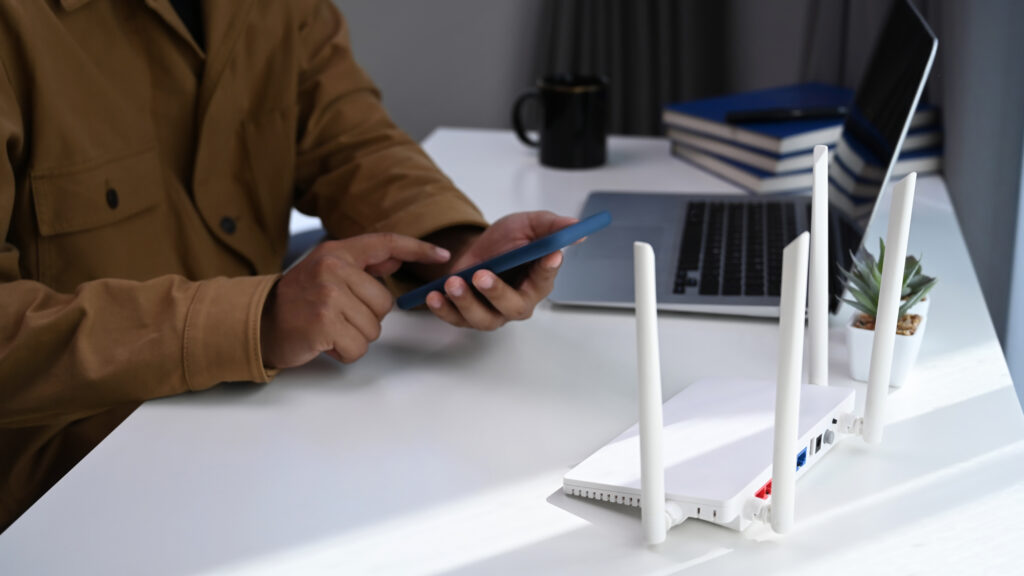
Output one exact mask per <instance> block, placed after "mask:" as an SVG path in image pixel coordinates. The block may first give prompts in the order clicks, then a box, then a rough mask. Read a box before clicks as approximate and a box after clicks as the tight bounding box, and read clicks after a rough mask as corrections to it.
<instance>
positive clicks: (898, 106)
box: [829, 0, 938, 311]
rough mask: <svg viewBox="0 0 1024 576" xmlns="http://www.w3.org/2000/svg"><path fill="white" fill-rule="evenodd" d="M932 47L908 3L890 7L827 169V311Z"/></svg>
mask: <svg viewBox="0 0 1024 576" xmlns="http://www.w3.org/2000/svg"><path fill="white" fill-rule="evenodd" d="M937 47H938V39H936V37H935V35H934V34H933V33H932V31H931V29H930V28H929V27H928V24H927V23H926V22H925V21H924V19H923V18H922V17H921V15H920V13H918V11H917V9H916V8H914V6H913V5H912V4H910V2H909V0H897V1H895V2H893V3H892V8H891V9H890V12H889V16H888V18H887V19H886V22H885V25H884V27H883V28H882V31H881V33H880V35H879V37H878V40H877V41H876V42H875V47H874V52H873V53H872V56H871V59H870V61H869V63H868V67H867V69H866V70H865V72H864V76H863V77H862V78H861V81H860V84H859V85H858V87H857V92H856V94H855V95H854V100H853V106H852V107H851V108H850V112H849V114H848V115H847V118H846V121H845V122H844V124H843V130H842V134H841V135H840V137H839V141H838V142H837V144H836V148H835V154H834V155H833V157H832V161H831V163H830V164H829V201H830V204H831V209H832V211H833V212H834V213H838V214H839V216H840V218H839V222H838V224H839V225H838V226H832V227H831V228H833V230H832V231H831V233H830V236H831V237H830V242H829V245H830V250H829V252H830V254H831V256H832V259H833V270H832V272H833V274H832V279H831V281H830V283H829V284H830V288H831V292H832V302H831V305H832V310H833V311H834V310H835V309H836V308H837V307H838V304H839V297H840V295H841V294H842V291H843V288H844V285H843V282H842V280H841V278H840V276H839V273H838V270H837V268H838V267H839V266H842V267H843V268H847V269H848V268H849V266H851V265H852V262H851V256H850V255H851V253H856V252H858V251H859V250H860V248H861V244H862V240H863V234H864V230H865V228H866V225H867V222H868V220H869V219H870V217H871V215H872V213H873V212H874V209H875V205H876V203H877V202H876V201H877V199H878V197H879V196H880V194H881V193H882V190H883V188H884V187H885V184H886V183H887V182H888V181H889V179H890V177H892V174H893V168H894V166H895V165H896V162H897V159H898V157H899V151H900V149H901V148H902V146H903V142H904V139H905V138H906V135H907V132H908V129H909V128H910V126H911V123H912V121H913V119H914V117H915V111H918V110H917V109H918V101H919V100H920V97H921V92H922V91H923V89H924V84H925V81H926V80H927V79H928V73H929V72H930V70H931V66H932V61H933V59H934V57H935V51H936V49H937ZM923 112H924V111H918V115H919V116H921V117H923V114H922V113H923ZM924 113H928V112H924ZM930 113H932V114H934V111H930ZM833 222H835V220H834V221H833ZM873 249H874V248H873Z"/></svg>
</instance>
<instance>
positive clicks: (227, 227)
mask: <svg viewBox="0 0 1024 576" xmlns="http://www.w3.org/2000/svg"><path fill="white" fill-rule="evenodd" d="M220 229H221V230H223V231H224V233H225V234H234V233H235V219H234V218H229V217H227V216H225V217H223V218H221V219H220Z"/></svg>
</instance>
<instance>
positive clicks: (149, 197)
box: [31, 147, 161, 236]
mask: <svg viewBox="0 0 1024 576" xmlns="http://www.w3.org/2000/svg"><path fill="white" fill-rule="evenodd" d="M31 178H32V197H33V201H34V203H35V208H36V220H37V222H38V223H39V233H40V234H42V235H43V236H53V235H56V234H66V233H69V232H79V231H82V230H89V229H91V228H98V227H100V226H106V225H108V224H113V223H114V222H117V221H119V220H123V219H125V218H127V217H129V216H132V215H134V214H138V213H139V212H142V211H144V210H147V209H149V208H152V207H153V206H156V205H157V203H158V202H159V201H160V189H161V188H160V182H161V180H160V161H159V160H158V158H157V151H156V147H152V148H147V149H146V150H144V151H142V152H134V153H132V154H129V155H126V156H119V157H117V158H115V159H113V160H106V161H102V162H97V163H93V164H89V165H87V166H78V167H75V168H70V169H58V170H47V171H43V172H33V173H32V177H31Z"/></svg>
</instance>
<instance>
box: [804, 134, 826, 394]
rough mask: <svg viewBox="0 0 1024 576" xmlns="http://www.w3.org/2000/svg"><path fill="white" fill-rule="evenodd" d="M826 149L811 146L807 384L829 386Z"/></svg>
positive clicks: (824, 147)
mask: <svg viewBox="0 0 1024 576" xmlns="http://www.w3.org/2000/svg"><path fill="white" fill-rule="evenodd" d="M828 298H829V294H828V146H822V145H818V146H815V147H814V186H813V187H812V188H811V272H810V294H809V300H808V301H807V325H808V329H809V330H810V333H811V334H810V341H811V344H810V353H811V364H810V375H809V380H808V381H809V382H810V383H811V384H818V385H820V386H828Z"/></svg>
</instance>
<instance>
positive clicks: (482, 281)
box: [427, 212, 577, 330]
mask: <svg viewBox="0 0 1024 576" xmlns="http://www.w3.org/2000/svg"><path fill="white" fill-rule="evenodd" d="M576 221H577V220H576V219H575V218H569V217H567V216H558V215H557V214H553V213H551V212H520V213H517V214H511V215H509V216H506V217H504V218H502V219H501V220H498V221H497V222H495V223H494V224H493V225H492V226H491V227H490V228H488V229H486V230H484V231H483V232H481V233H480V234H479V236H476V237H475V238H474V239H473V240H471V241H470V242H471V243H470V244H469V245H468V246H467V247H466V249H465V250H463V251H461V252H460V253H459V254H458V257H457V258H456V259H455V260H454V261H453V262H452V263H451V266H450V270H451V271H452V272H454V271H458V270H462V269H464V268H467V267H469V266H472V265H474V264H477V263H479V262H483V261H484V260H487V259H488V258H493V257H494V256H497V255H499V254H502V253H504V252H507V251H509V250H512V249H515V248H519V247H521V246H525V245H527V244H529V243H530V242H533V241H534V240H536V239H538V238H542V237H544V236H547V235H548V234H551V233H553V232H555V231H557V230H560V229H562V228H565V227H566V226H569V225H571V224H575V223H576ZM561 264H562V253H561V252H554V253H552V254H548V255H547V256H545V257H543V258H541V259H540V260H538V261H536V262H534V263H533V264H532V265H531V266H530V267H529V270H528V273H527V274H526V276H525V278H524V279H523V281H522V282H521V283H519V284H518V286H515V287H513V286H509V285H508V284H506V283H505V282H504V281H503V280H502V279H501V278H499V277H498V276H497V275H495V274H494V273H493V272H490V271H488V270H479V271H477V272H476V273H475V274H473V287H475V288H476V289H477V290H478V291H479V292H480V294H482V295H483V298H482V299H481V298H480V297H478V296H477V295H476V294H474V293H473V290H472V289H471V287H470V286H469V285H468V284H467V283H466V282H465V281H464V280H463V279H462V278H459V277H458V276H453V277H451V278H449V279H448V280H447V281H446V282H445V284H444V291H445V294H442V293H441V292H439V291H436V290H435V291H433V292H431V293H430V294H427V307H428V308H430V311H431V312H433V313H434V314H435V315H436V316H437V317H438V318H440V319H442V320H444V321H445V322H448V323H449V324H454V325H455V326H468V327H472V328H476V329H478V330H494V329H495V328H498V327H499V326H502V325H503V324H505V323H506V322H508V321H509V320H524V319H526V318H529V317H530V316H531V315H532V314H533V309H534V307H536V306H537V303H539V302H540V301H541V300H543V299H544V298H545V297H546V296H547V295H548V294H550V293H551V289H552V288H554V285H555V275H556V274H558V267H559V266H561ZM446 295H447V297H446Z"/></svg>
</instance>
